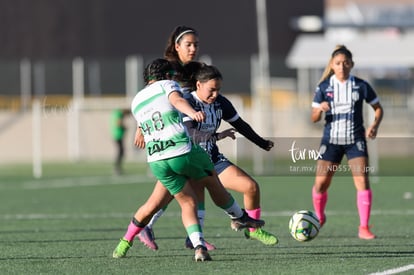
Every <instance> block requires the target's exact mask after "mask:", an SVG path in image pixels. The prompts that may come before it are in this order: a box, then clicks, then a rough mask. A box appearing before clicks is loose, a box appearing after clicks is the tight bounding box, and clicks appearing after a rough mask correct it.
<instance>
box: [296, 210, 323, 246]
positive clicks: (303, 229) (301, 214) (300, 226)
mask: <svg viewBox="0 0 414 275" xmlns="http://www.w3.org/2000/svg"><path fill="white" fill-rule="evenodd" d="M320 227H321V225H320V223H319V219H318V218H317V217H316V215H315V214H314V213H313V212H311V211H309V210H300V211H298V212H296V213H295V214H293V216H292V217H291V218H290V221H289V231H290V234H291V235H292V237H293V238H294V239H295V240H297V241H300V242H307V241H310V240H313V239H314V238H315V237H316V236H317V235H318V233H319V229H320Z"/></svg>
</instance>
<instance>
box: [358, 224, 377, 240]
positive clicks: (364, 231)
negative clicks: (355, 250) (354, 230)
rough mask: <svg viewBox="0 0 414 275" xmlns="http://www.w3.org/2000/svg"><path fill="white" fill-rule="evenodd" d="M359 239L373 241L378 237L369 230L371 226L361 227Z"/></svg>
mask: <svg viewBox="0 0 414 275" xmlns="http://www.w3.org/2000/svg"><path fill="white" fill-rule="evenodd" d="M358 237H359V238H360V239H363V240H372V239H375V238H376V236H375V235H374V234H373V233H372V232H371V231H370V230H369V226H360V227H359V230H358Z"/></svg>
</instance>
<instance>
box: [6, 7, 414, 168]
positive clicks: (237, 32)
mask: <svg viewBox="0 0 414 275" xmlns="http://www.w3.org/2000/svg"><path fill="white" fill-rule="evenodd" d="M355 3H357V8H358V9H359V11H360V12H362V13H363V16H364V18H371V17H374V18H376V19H377V21H375V20H374V21H373V22H365V23H367V24H366V25H364V24H362V25H361V24H359V25H358V24H356V23H355V22H354V21H352V16H351V18H350V19H347V18H346V17H345V18H343V17H341V16H342V15H344V14H345V15H346V14H351V13H350V10H351V9H352V7H354V6H352V4H355ZM266 4H267V25H268V37H269V44H268V47H269V57H270V59H269V64H270V66H269V69H270V76H271V89H270V91H269V94H270V97H269V98H270V101H271V102H270V103H271V106H272V108H271V112H269V113H265V114H262V115H264V116H266V117H267V118H268V121H269V124H271V125H272V127H271V128H272V130H271V132H270V133H269V134H268V135H269V136H271V137H272V138H275V139H276V138H279V137H283V138H292V137H302V138H315V137H319V135H320V133H321V127H322V125H321V124H318V125H312V124H311V123H310V122H309V111H310V108H309V106H310V98H311V95H312V92H313V87H314V86H315V84H316V82H317V79H318V77H319V76H320V72H321V70H322V69H323V65H322V66H316V67H315V68H310V69H309V76H308V78H309V81H308V82H309V83H308V84H307V85H308V87H306V89H305V90H306V93H305V94H303V93H300V91H298V90H299V87H298V86H299V84H298V83H297V79H298V74H299V73H300V72H299V71H297V70H296V69H297V68H295V67H294V66H288V64H287V62H286V59H287V58H288V57H289V55H290V54H291V52H292V48H293V47H294V46H295V41H297V39H298V38H299V37H300V36H301V35H303V34H304V30H301V29H299V28H295V26H296V25H295V24H294V23H295V22H296V21H294V20H295V19H296V18H297V17H299V16H303V15H315V16H318V17H320V18H322V19H325V23H326V22H328V23H329V22H330V23H331V24H330V25H329V24H325V25H324V26H323V27H322V28H321V29H319V30H316V31H312V32H311V35H315V36H317V35H319V36H326V35H327V34H329V33H330V32H332V30H333V32H336V33H338V32H339V33H342V32H341V31H343V27H344V26H339V27H340V28H337V29H335V28H334V25H335V24H334V23H338V22H336V21H334V20H335V19H338V18H340V19H343V20H344V21H343V22H346V23H347V25H348V26H346V27H348V28H349V29H351V31H353V32H357V33H359V34H361V33H362V34H363V35H368V34H370V33H380V34H381V35H384V37H389V36H390V34H391V35H394V36H398V37H399V38H401V37H403V38H411V37H412V29H413V26H414V23H413V20H412V19H411V21H410V20H408V21H401V22H397V23H396V22H395V19H394V21H389V18H387V17H386V16H385V17H384V16H382V17H381V15H384V10H388V11H389V13H391V14H392V12H395V13H397V14H401V13H402V10H404V11H405V16H399V17H398V18H401V20H402V19H404V18H406V17H407V18H413V17H412V16H410V15H412V14H413V4H412V3H410V1H404V0H402V1H397V2H395V1H394V2H392V3H391V2H390V1H369V0H364V1H354V2H352V3H351V2H348V1H321V0H312V1H305V2H303V1H299V0H293V1H289V2H282V3H279V2H277V1H267V2H266ZM391 4H392V7H393V9H390V8H389V7H390V5H391ZM354 8H355V7H354ZM372 10H375V11H377V17H375V14H374V15H373V12H372ZM368 11H370V12H368ZM364 12H366V13H364ZM338 14H340V15H341V16H337V15H338ZM351 15H352V14H351ZM378 15H380V16H378ZM0 18H1V24H0V35H1V41H2V43H0V148H1V151H2V152H1V154H0V163H13V162H30V161H32V158H33V154H34V152H35V151H36V150H37V151H38V153H39V152H40V154H41V158H42V159H43V160H44V161H68V160H71V161H78V160H108V161H111V160H112V158H113V154H114V152H113V150H114V148H113V146H112V143H111V140H110V136H109V114H110V111H111V110H112V109H113V108H116V107H124V106H128V103H129V100H130V95H128V94H127V93H126V90H127V85H128V84H127V81H125V78H126V74H127V72H126V63H127V62H128V61H127V60H128V58H130V57H136V60H138V61H139V62H138V63H137V64H138V65H140V66H142V65H143V64H145V63H146V62H148V61H149V60H151V59H153V58H155V57H159V56H161V55H162V52H163V50H164V46H165V43H166V39H167V37H168V35H169V34H170V32H171V31H172V29H173V28H174V27H175V26H176V25H179V24H185V25H189V26H192V27H195V28H196V29H197V30H198V31H199V32H200V58H201V59H202V60H205V61H208V62H211V63H213V64H214V65H216V66H217V67H219V68H220V70H221V71H222V72H223V74H224V78H225V81H224V87H223V93H224V94H226V95H227V96H229V97H231V98H232V100H233V102H234V104H235V105H236V106H237V108H238V110H239V112H240V113H241V115H242V116H243V117H244V118H245V119H246V120H247V121H249V122H251V123H252V124H253V121H255V117H256V115H257V113H261V112H263V110H260V109H258V108H257V107H254V106H255V105H253V104H252V95H255V91H254V90H255V86H254V84H255V81H256V80H255V77H257V76H255V65H254V64H255V59H256V58H257V54H258V42H257V36H258V34H257V17H256V5H255V2H254V1H247V0H244V1H237V0H231V1H230V0H229V1H219V0H212V1H208V2H206V1H205V2H197V3H194V1H189V0H179V1H174V2H169V1H162V0H155V1H132V0H121V1H115V0H87V1H82V0H72V1H64V0H59V1H56V0H41V1H24V0H14V1H8V0H1V1H0ZM330 18H331V19H330ZM332 18H334V20H332ZM394 18H395V16H394ZM327 19H329V20H330V21H329V20H327ZM347 20H348V21H347ZM378 20H379V21H378ZM387 20H388V21H387ZM339 23H341V22H339ZM387 24H388V25H387ZM339 25H340V24H339ZM337 41H342V40H340V39H339V40H337ZM330 42H331V45H329V49H331V48H333V45H335V44H337V43H336V41H330ZM351 50H355V51H356V50H357V49H352V48H351ZM396 52H398V49H396ZM315 54H316V53H315ZM322 54H323V56H324V62H326V61H327V59H328V57H329V51H328V52H323V53H322ZM384 54H385V55H386V54H387V53H384ZM77 58H78V59H79V58H81V59H82V64H83V65H84V74H83V77H84V83H83V85H84V87H83V88H84V92H83V96H84V97H82V104H81V107H79V105H76V104H74V101H73V98H72V94H73V92H74V89H75V88H73V87H74V83H73V67H74V64H75V61H76V60H78V59H77ZM355 58H356V59H357V60H358V58H359V56H355ZM140 62H141V63H140ZM356 64H357V67H356V68H357V71H356V72H357V73H359V74H361V76H363V77H366V78H367V79H368V80H370V81H371V82H372V83H373V84H374V86H375V88H376V89H377V91H378V92H379V94H380V96H381V98H382V99H383V101H382V102H383V104H384V107H385V111H386V117H385V119H384V123H383V127H382V129H381V133H382V136H383V137H388V139H387V140H384V142H385V143H384V144H385V145H380V146H377V147H379V149H380V150H383V151H385V152H386V153H387V154H391V155H392V154H405V155H408V156H412V155H413V154H412V150H413V149H411V148H413V147H412V146H407V145H410V144H411V143H412V138H411V137H412V134H413V132H414V127H413V124H412V122H411V117H412V115H413V109H414V107H413V105H414V104H413V81H412V79H413V77H412V74H413V71H412V68H413V67H414V66H412V67H410V66H408V67H407V66H406V65H404V66H398V67H392V68H387V67H381V68H378V67H375V66H373V67H364V68H361V69H358V61H357V62H356ZM25 70H26V71H25ZM23 71H25V72H26V76H28V79H27V82H22V74H23ZM138 72H139V70H138ZM139 76H140V75H138V78H139ZM24 85H26V86H24ZM141 86H142V83H141V82H139V83H138V87H137V88H139V87H141ZM23 90H25V95H24V96H23V92H22V91H23ZM34 99H37V100H38V102H40V107H41V120H40V124H39V125H40V128H41V129H40V134H41V143H40V145H41V146H40V148H35V147H37V145H36V144H34V143H33V141H32V140H33V136H34V132H36V130H39V129H35V128H36V127H37V126H35V124H34V118H33V112H32V110H33V108H31V107H32V102H33V100H34ZM367 112H368V111H367ZM74 121H77V123H75V124H74ZM129 123H130V127H129V133H128V134H129V137H130V139H131V138H132V135H133V128H134V124H133V121H132V119H131V121H130V122H129ZM253 125H254V124H253ZM74 127H75V128H77V129H74ZM38 128H39V127H38ZM258 130H259V132H261V133H263V132H265V129H263V128H261V127H259V129H258ZM313 141H314V140H313V139H312V142H313ZM287 143H288V144H287V145H286V146H289V144H290V143H291V141H290V140H288V142H287ZM397 145H398V146H397ZM222 147H223V148H226V150H227V149H228V152H226V153H227V154H232V155H234V154H240V153H241V152H240V148H245V146H244V143H243V141H240V142H238V143H231V142H229V144H228V146H227V145H224V146H222ZM246 148H247V147H246ZM287 148H288V147H287ZM407 148H410V149H408V150H407ZM127 149H128V150H127V157H128V159H130V160H143V156H142V152H139V151H137V150H134V148H133V146H132V144H129V146H128V148H127ZM252 150H253V149H252ZM249 152H250V151H249ZM249 152H248V153H247V154H250V153H249Z"/></svg>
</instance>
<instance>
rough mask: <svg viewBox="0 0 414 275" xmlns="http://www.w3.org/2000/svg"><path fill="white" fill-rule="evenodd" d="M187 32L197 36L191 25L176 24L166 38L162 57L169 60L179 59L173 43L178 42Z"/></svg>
mask: <svg viewBox="0 0 414 275" xmlns="http://www.w3.org/2000/svg"><path fill="white" fill-rule="evenodd" d="M187 33H192V34H194V35H195V36H197V37H198V33H197V31H196V30H195V29H193V28H191V27H187V26H184V25H181V26H177V27H175V29H174V30H173V31H172V33H171V34H170V36H169V37H168V40H167V46H166V48H165V50H164V58H165V59H167V60H169V61H179V60H180V59H179V58H178V54H177V51H176V50H175V44H176V43H178V42H180V40H181V39H182V38H183V36H184V35H185V34H187Z"/></svg>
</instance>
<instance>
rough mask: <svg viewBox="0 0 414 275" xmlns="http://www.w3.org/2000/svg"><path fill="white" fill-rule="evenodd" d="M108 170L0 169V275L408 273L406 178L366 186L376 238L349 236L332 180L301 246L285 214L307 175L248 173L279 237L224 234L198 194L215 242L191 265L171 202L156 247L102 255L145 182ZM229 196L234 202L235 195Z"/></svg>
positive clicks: (130, 172)
mask: <svg viewBox="0 0 414 275" xmlns="http://www.w3.org/2000/svg"><path fill="white" fill-rule="evenodd" d="M111 171H112V168H111V166H110V164H105V163H103V164H102V163H100V164H95V163H77V164H67V163H66V164H59V163H57V164H47V165H45V166H44V171H43V178H42V179H33V178H32V173H31V166H30V165H14V166H4V165H3V166H2V167H0V205H1V207H0V225H1V226H0V246H1V249H0V274H115V273H117V274H371V273H375V272H383V271H385V270H390V269H398V268H401V270H407V271H406V272H405V273H404V274H413V273H414V269H413V268H414V240H413V238H414V198H412V195H411V196H410V194H414V185H413V177H398V176H380V177H378V178H377V179H376V180H375V182H373V183H372V188H373V191H374V204H373V209H372V217H371V223H372V225H373V229H372V230H373V232H374V233H376V234H377V235H378V238H377V239H375V240H371V241H366V240H359V239H358V238H357V226H358V216H357V210H356V203H355V189H354V186H353V184H352V181H351V178H350V177H346V176H342V177H336V178H335V179H334V182H333V183H332V187H331V189H330V193H329V201H328V207H327V216H328V221H327V224H326V225H325V227H324V228H323V229H322V230H321V232H320V234H319V236H318V237H317V238H316V239H315V240H313V241H311V242H308V243H300V242H297V241H295V240H294V239H293V238H292V237H291V236H290V235H289V232H288V221H289V216H290V215H291V214H293V212H295V211H296V210H301V209H312V202H311V197H310V192H311V186H312V183H313V177H309V176H297V177H293V176H290V177H288V176H285V177H282V176H274V177H256V179H257V180H258V181H259V183H260V186H261V193H262V211H263V219H265V221H266V226H265V228H266V229H267V230H268V231H270V232H273V233H275V234H276V235H277V236H278V237H279V240H280V242H279V244H278V245H277V246H273V247H266V246H264V245H262V244H260V243H258V242H256V241H251V240H246V239H245V238H244V237H243V234H242V232H234V231H231V229H230V226H229V220H228V218H227V216H226V215H225V214H224V213H223V212H222V211H221V210H220V209H218V208H217V207H215V206H213V205H212V203H211V200H210V198H207V206H206V207H207V214H206V221H205V230H204V233H205V237H206V239H207V240H208V241H209V242H212V243H214V244H215V245H216V246H217V247H218V249H217V250H215V251H212V252H211V253H210V254H211V256H212V257H213V261H212V262H204V263H196V262H194V261H193V251H191V250H188V249H185V248H184V239H185V231H184V228H183V226H182V224H181V219H180V212H179V208H178V205H177V203H176V202H173V203H172V204H171V205H170V207H169V208H168V210H167V212H166V214H165V215H164V216H163V217H162V218H161V219H160V220H159V221H158V223H157V224H156V226H155V234H156V237H157V242H158V245H159V248H160V249H159V250H158V251H156V252H153V251H151V250H149V249H147V248H146V247H144V246H143V245H142V244H141V243H140V242H139V241H136V242H135V244H134V246H133V247H132V248H131V250H130V251H129V253H128V257H127V258H124V259H113V258H112V256H111V255H112V251H113V249H114V248H115V246H116V245H117V243H118V240H119V238H120V237H122V236H123V234H124V232H125V230H126V227H127V225H128V223H129V221H130V218H131V216H132V215H133V213H134V212H135V210H136V208H137V207H138V206H139V205H140V204H141V203H143V202H144V201H145V199H146V198H147V196H148V195H149V193H150V192H151V190H152V188H153V183H154V179H153V178H151V177H148V175H147V170H146V166H145V164H135V163H128V164H127V166H126V171H127V173H126V175H124V176H119V177H115V176H112V174H111ZM235 180H237V179H235ZM233 194H234V193H233ZM234 196H235V197H236V199H237V200H238V201H239V202H240V203H242V200H241V196H240V194H234ZM410 272H411V273H410ZM379 274H381V273H379ZM382 274H393V273H382Z"/></svg>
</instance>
